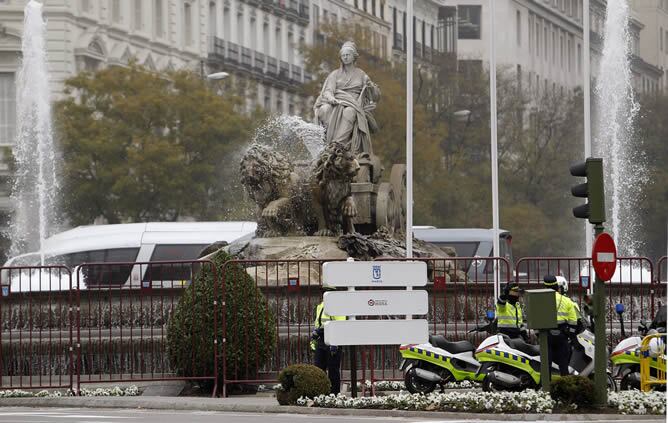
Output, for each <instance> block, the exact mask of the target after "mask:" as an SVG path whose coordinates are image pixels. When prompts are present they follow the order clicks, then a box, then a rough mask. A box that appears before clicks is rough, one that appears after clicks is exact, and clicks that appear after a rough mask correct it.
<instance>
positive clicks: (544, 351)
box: [538, 329, 552, 392]
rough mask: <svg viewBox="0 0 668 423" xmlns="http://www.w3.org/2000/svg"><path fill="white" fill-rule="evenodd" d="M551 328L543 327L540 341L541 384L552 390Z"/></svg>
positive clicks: (544, 387)
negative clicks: (549, 339) (549, 336)
mask: <svg viewBox="0 0 668 423" xmlns="http://www.w3.org/2000/svg"><path fill="white" fill-rule="evenodd" d="M549 332H550V330H549V329H541V330H540V331H539V334H538V343H539V344H540V385H541V388H543V391H545V392H550V382H551V379H552V370H551V367H552V363H549V362H548V360H547V357H549V345H548V343H547V336H548V333H549Z"/></svg>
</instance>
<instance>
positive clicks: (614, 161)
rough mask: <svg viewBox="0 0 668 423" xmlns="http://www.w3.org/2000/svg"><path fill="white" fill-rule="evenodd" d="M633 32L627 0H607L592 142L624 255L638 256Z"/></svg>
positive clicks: (639, 182)
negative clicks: (631, 61)
mask: <svg viewBox="0 0 668 423" xmlns="http://www.w3.org/2000/svg"><path fill="white" fill-rule="evenodd" d="M630 41H631V35H630V33H629V5H628V1H627V0H608V5H607V15H606V21H605V41H604V46H603V55H602V57H601V63H600V68H599V75H598V80H597V84H596V91H595V94H596V100H597V103H598V104H597V106H598V122H597V127H596V138H595V144H594V148H595V149H596V150H597V153H596V155H597V156H598V157H603V159H604V172H605V179H606V180H605V185H606V187H609V189H608V190H606V191H607V192H608V193H607V197H608V198H606V203H608V204H610V205H611V206H612V210H611V211H612V213H610V216H611V217H612V221H611V225H612V235H613V237H614V238H615V242H616V243H617V245H618V248H619V249H620V255H631V256H635V255H637V254H638V250H639V248H640V247H641V243H640V241H639V240H638V238H637V237H638V226H639V224H640V223H639V220H638V213H637V205H638V204H639V200H640V199H641V194H642V187H643V186H644V184H645V183H646V182H647V181H646V180H644V179H643V176H642V175H643V174H644V172H643V166H644V164H643V163H644V161H643V160H642V157H639V155H640V153H639V149H637V148H634V144H635V143H636V142H637V139H636V138H635V136H634V135H635V134H634V131H633V125H634V123H635V118H636V115H637V113H638V109H639V106H638V103H637V102H636V100H635V98H634V94H633V86H632V74H631V63H630V57H631V42H630Z"/></svg>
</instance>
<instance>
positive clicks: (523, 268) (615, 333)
mask: <svg viewBox="0 0 668 423" xmlns="http://www.w3.org/2000/svg"><path fill="white" fill-rule="evenodd" d="M546 274H552V275H555V276H557V275H558V276H563V277H565V278H566V280H567V281H568V283H569V289H568V295H569V297H571V298H572V299H573V300H574V301H576V302H577V303H578V304H579V305H580V309H581V310H583V311H584V312H585V313H586V312H587V311H588V310H591V293H592V292H593V291H592V290H593V283H594V279H595V272H594V268H593V266H592V264H591V259H590V258H589V257H525V258H522V259H520V260H518V262H517V264H516V266H515V275H516V280H517V282H518V283H520V284H522V285H525V286H526V287H527V288H540V287H542V283H543V277H544V276H545V275H546ZM664 286H665V285H664ZM606 287H607V292H606V298H607V306H608V307H607V308H608V312H607V315H606V326H607V328H608V333H609V336H608V343H609V344H610V345H611V346H614V345H616V344H617V343H618V342H619V341H620V340H621V324H620V323H619V317H618V316H617V314H616V313H615V311H614V310H615V305H616V304H617V303H621V304H624V306H625V308H626V311H625V313H624V315H623V319H624V327H625V329H626V331H627V334H629V336H630V334H632V333H635V332H636V331H637V328H638V326H639V324H640V321H641V320H643V319H648V320H652V318H653V317H654V313H655V312H656V310H658V307H657V306H658V304H659V303H660V301H661V292H665V288H664V289H663V291H662V288H661V286H660V285H658V284H657V283H656V281H655V279H654V266H653V264H652V262H651V261H650V260H649V259H648V258H646V257H618V258H617V271H616V272H615V274H614V276H613V277H612V279H611V280H610V281H609V282H607V283H606Z"/></svg>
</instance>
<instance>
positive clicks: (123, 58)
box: [0, 0, 208, 230]
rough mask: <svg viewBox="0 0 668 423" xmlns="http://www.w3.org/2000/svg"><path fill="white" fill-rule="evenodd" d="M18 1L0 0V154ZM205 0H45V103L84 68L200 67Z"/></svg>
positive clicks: (1, 187) (9, 109) (0, 214)
mask: <svg viewBox="0 0 668 423" xmlns="http://www.w3.org/2000/svg"><path fill="white" fill-rule="evenodd" d="M25 4H26V1H25V0H0V151H2V152H3V153H4V151H6V149H7V148H11V147H12V146H13V145H14V142H15V135H16V89H15V86H16V74H17V72H18V69H19V66H20V59H21V34H22V32H23V8H24V6H25ZM207 12H208V3H207V2H206V1H205V0H48V1H46V2H45V6H44V10H43V14H44V17H45V18H46V19H47V25H46V28H47V33H46V45H47V47H46V48H47V55H48V59H49V71H50V74H51V91H52V98H54V99H57V98H58V97H59V96H60V95H62V92H63V85H64V81H65V80H67V79H68V78H70V77H72V76H74V75H76V74H77V73H79V72H80V71H82V70H84V69H88V70H94V69H97V68H100V67H104V66H110V65H126V64H127V63H128V62H129V61H130V60H137V61H138V62H139V63H141V64H143V65H145V66H146V67H148V68H150V69H154V70H166V69H181V68H190V69H195V70H199V69H201V68H202V67H201V64H202V60H203V59H204V58H206V53H207V48H208V46H207V33H206V28H207V26H206V25H205V22H206V16H207ZM0 163H2V164H1V165H0V166H2V167H0V230H4V229H5V228H6V227H7V225H8V216H9V212H10V211H11V204H10V201H9V194H10V183H9V180H10V173H9V169H8V167H7V165H6V164H5V162H4V161H1V162H0Z"/></svg>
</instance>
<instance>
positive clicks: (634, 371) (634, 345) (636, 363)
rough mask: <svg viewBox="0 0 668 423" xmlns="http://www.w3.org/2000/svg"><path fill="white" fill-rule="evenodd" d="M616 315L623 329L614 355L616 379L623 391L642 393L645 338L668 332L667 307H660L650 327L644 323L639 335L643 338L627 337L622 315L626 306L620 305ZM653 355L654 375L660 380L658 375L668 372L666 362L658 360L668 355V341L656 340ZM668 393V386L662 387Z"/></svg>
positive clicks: (651, 365) (650, 352) (642, 321)
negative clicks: (667, 388)
mask: <svg viewBox="0 0 668 423" xmlns="http://www.w3.org/2000/svg"><path fill="white" fill-rule="evenodd" d="M615 311H616V312H617V315H618V316H619V323H620V325H621V332H622V338H624V339H622V340H621V341H620V342H619V344H617V346H615V348H613V349H612V352H611V353H610V361H611V362H612V366H613V377H614V378H615V379H619V380H620V383H619V388H620V389H621V390H628V389H638V390H639V389H640V344H641V343H642V340H643V338H644V337H645V336H647V335H651V334H654V333H665V332H666V306H665V305H663V306H661V307H659V311H658V312H657V314H656V316H654V320H653V321H652V322H651V323H649V322H648V321H647V320H641V321H640V326H638V332H639V333H640V335H641V336H630V337H626V331H625V330H624V320H623V317H622V314H623V313H624V311H625V310H624V305H623V304H617V305H616V306H615ZM649 354H650V360H651V361H650V374H651V375H653V376H654V377H656V376H657V372H658V371H663V372H664V373H665V371H666V361H665V359H664V360H662V361H659V360H658V359H657V358H658V356H659V355H660V354H664V357H665V354H666V341H665V338H664V340H663V342H662V341H661V339H658V338H655V339H652V340H651V341H650V344H649ZM662 388H663V389H665V385H664V386H663V387H662Z"/></svg>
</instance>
